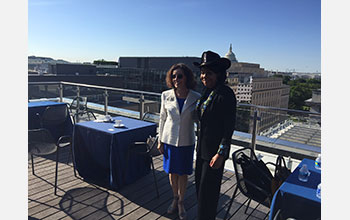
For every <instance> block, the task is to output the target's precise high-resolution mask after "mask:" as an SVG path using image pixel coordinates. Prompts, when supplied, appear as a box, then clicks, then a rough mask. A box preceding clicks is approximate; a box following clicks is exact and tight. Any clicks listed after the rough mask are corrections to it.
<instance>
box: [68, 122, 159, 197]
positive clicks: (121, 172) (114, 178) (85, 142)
mask: <svg viewBox="0 0 350 220" xmlns="http://www.w3.org/2000/svg"><path fill="white" fill-rule="evenodd" d="M113 119H114V120H121V121H122V122H121V123H122V124H124V125H125V127H122V128H115V127H114V126H113V125H114V123H108V122H107V123H104V122H102V123H101V122H94V121H89V122H82V123H77V124H75V126H74V132H73V149H74V150H73V151H74V160H75V165H76V168H77V170H78V172H79V175H80V176H82V177H83V178H84V179H86V180H88V181H89V180H90V181H93V182H95V183H97V184H101V185H103V186H107V187H110V188H112V189H115V190H117V189H120V188H121V187H122V186H124V185H127V184H130V183H132V182H135V181H136V180H137V179H139V178H140V177H142V176H145V175H146V174H148V173H149V172H150V160H149V159H146V158H145V157H144V156H141V155H130V159H129V163H128V165H127V166H126V157H127V152H128V147H129V145H130V144H131V143H132V142H135V141H146V139H147V138H148V137H149V136H150V135H151V136H155V135H156V128H157V126H156V124H155V123H149V122H145V121H141V120H136V119H131V118H126V117H121V116H119V117H114V118H113ZM126 167H127V170H125V169H126Z"/></svg>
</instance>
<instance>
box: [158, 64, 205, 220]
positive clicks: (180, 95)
mask: <svg viewBox="0 0 350 220" xmlns="http://www.w3.org/2000/svg"><path fill="white" fill-rule="evenodd" d="M166 83H167V86H168V87H169V88H171V89H170V90H167V91H164V92H163V93H162V97H161V109H160V120H159V143H158V150H159V151H160V152H161V153H162V154H163V155H164V159H163V168H164V170H165V172H167V173H168V174H169V181H170V185H171V188H172V191H173V195H174V198H173V201H172V203H171V204H170V206H169V208H168V213H169V214H171V213H174V212H175V211H176V210H178V213H179V218H180V219H185V218H186V211H185V208H184V205H183V201H184V196H185V192H186V186H187V177H188V175H191V174H192V170H193V152H194V144H195V131H194V122H195V108H196V102H197V100H198V99H199V97H200V94H199V93H197V92H195V91H193V90H192V89H194V87H195V86H196V81H195V79H194V75H193V73H192V71H191V69H190V68H188V67H187V66H186V65H185V64H183V63H179V64H174V65H173V66H172V67H171V68H170V69H169V71H168V72H167V75H166Z"/></svg>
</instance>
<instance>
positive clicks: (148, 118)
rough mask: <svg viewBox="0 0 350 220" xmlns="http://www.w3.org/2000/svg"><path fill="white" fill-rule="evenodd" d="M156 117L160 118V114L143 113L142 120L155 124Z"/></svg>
mask: <svg viewBox="0 0 350 220" xmlns="http://www.w3.org/2000/svg"><path fill="white" fill-rule="evenodd" d="M156 115H157V116H159V115H160V114H159V113H158V112H149V111H147V112H145V113H143V115H142V118H141V120H142V121H151V122H155V119H154V117H152V116H156Z"/></svg>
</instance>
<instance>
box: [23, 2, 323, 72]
mask: <svg viewBox="0 0 350 220" xmlns="http://www.w3.org/2000/svg"><path fill="white" fill-rule="evenodd" d="M231 43H232V50H233V52H234V53H235V55H236V58H237V60H238V61H239V62H249V63H258V64H260V66H261V67H262V68H264V69H266V70H278V71H288V70H289V71H293V70H294V71H296V72H321V1H320V0H311V1H301V0H297V1H291V0H287V1H278V0H271V1H268V2H267V1H259V0H249V1H242V0H235V1H229V0H221V1H215V2H214V1H177V2H176V3H174V2H172V1H161V0H154V1H147V2H145V1H139V0H132V1H122V0H119V1H101V2H94V1H81V0H76V1H47V0H29V1H28V56H31V55H34V56H44V57H51V58H53V59H63V60H67V61H70V62H93V61H94V60H98V59H105V60H114V61H117V60H118V58H119V57H123V56H124V57H125V56H132V57H137V56H142V57H162V56H166V57H173V56H195V57H200V56H201V54H202V52H203V51H205V50H213V51H215V52H217V53H219V54H220V55H221V56H225V54H226V53H227V52H228V50H229V46H230V44H231Z"/></svg>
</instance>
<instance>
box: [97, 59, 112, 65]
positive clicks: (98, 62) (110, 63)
mask: <svg viewBox="0 0 350 220" xmlns="http://www.w3.org/2000/svg"><path fill="white" fill-rule="evenodd" d="M93 64H95V65H118V62H115V61H106V60H104V59H101V60H94V62H93Z"/></svg>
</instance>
